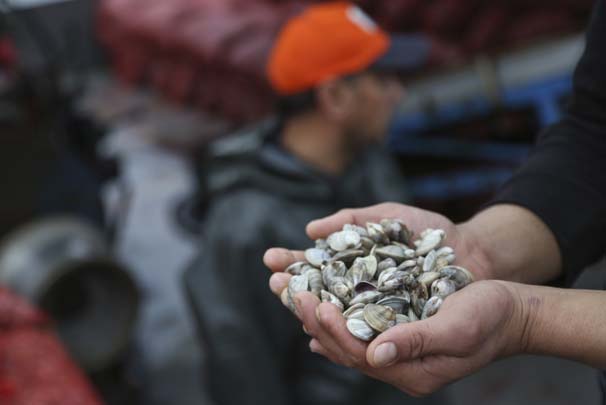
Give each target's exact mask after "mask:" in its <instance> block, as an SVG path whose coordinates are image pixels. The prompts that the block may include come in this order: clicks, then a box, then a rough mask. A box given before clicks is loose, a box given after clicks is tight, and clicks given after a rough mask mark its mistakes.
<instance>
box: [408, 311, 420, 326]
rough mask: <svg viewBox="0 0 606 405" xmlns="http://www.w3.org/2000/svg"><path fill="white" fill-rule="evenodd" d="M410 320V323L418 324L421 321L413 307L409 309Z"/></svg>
mask: <svg viewBox="0 0 606 405" xmlns="http://www.w3.org/2000/svg"><path fill="white" fill-rule="evenodd" d="M407 315H408V319H410V322H416V321H418V320H419V317H418V316H417V314H415V311H414V309H412V307H410V308H409V309H408V314H407Z"/></svg>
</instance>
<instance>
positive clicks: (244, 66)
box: [99, 0, 593, 123]
mask: <svg viewBox="0 0 606 405" xmlns="http://www.w3.org/2000/svg"><path fill="white" fill-rule="evenodd" d="M315 1H320V0H315ZM310 2H313V0H298V1H297V0H170V1H166V0H104V1H103V2H101V12H100V18H99V32H100V36H101V38H102V41H103V43H104V44H106V45H107V46H108V48H109V53H110V56H111V60H112V62H113V64H114V67H115V70H116V71H117V72H118V75H119V76H120V77H121V78H122V79H124V80H125V81H127V82H129V83H135V84H144V83H145V84H148V83H149V84H151V85H152V86H153V87H154V88H155V89H157V90H159V91H160V92H162V93H163V94H164V95H165V96H167V97H168V98H170V99H171V100H174V101H176V102H180V103H188V104H193V105H196V106H198V107H199V108H201V109H202V110H205V111H206V112H210V113H216V114H218V115H220V116H222V117H223V118H227V119H230V120H232V121H234V122H236V123H238V122H244V121H249V120H251V119H255V118H258V117H260V116H261V115H262V114H263V113H265V112H267V111H269V109H270V108H271V102H272V99H271V93H270V91H269V89H268V86H267V84H266V82H265V78H264V73H263V72H264V68H265V63H266V59H267V55H268V51H269V49H270V48H271V45H272V41H273V38H274V37H275V35H276V33H277V31H278V30H279V29H280V27H281V26H282V24H283V23H284V22H285V21H286V20H287V19H288V18H289V17H290V16H292V15H293V14H294V13H297V12H298V11H300V10H301V9H302V8H303V7H305V4H307V3H310ZM358 3H359V4H360V5H361V6H362V7H363V8H364V9H365V10H366V11H367V12H369V14H371V15H372V16H373V17H375V19H376V20H377V21H378V22H379V23H380V24H381V25H382V26H383V27H385V28H386V29H387V30H389V31H393V32H416V31H419V32H424V33H426V34H428V35H429V36H431V37H432V38H434V39H435V40H436V41H437V43H440V44H445V45H446V46H445V48H454V49H455V50H456V52H455V53H456V54H457V56H458V55H465V56H467V57H470V56H473V55H474V54H476V53H478V52H491V51H494V50H499V49H503V48H506V47H509V46H512V45H516V44H519V43H521V42H526V41H529V40H533V39H535V38H537V37H540V36H543V35H546V34H554V33H560V32H564V31H570V30H575V29H581V28H582V27H583V26H584V25H585V24H586V22H587V16H588V14H589V11H590V8H591V4H592V3H593V0H550V1H548V0H534V1H527V0H524V1H522V0H490V1H488V0H358ZM442 49H444V47H442ZM444 55H445V56H447V57H443V58H438V59H439V60H442V61H445V62H446V63H447V62H448V61H449V60H459V59H460V58H458V57H452V58H450V57H448V55H453V53H452V52H445V53H444Z"/></svg>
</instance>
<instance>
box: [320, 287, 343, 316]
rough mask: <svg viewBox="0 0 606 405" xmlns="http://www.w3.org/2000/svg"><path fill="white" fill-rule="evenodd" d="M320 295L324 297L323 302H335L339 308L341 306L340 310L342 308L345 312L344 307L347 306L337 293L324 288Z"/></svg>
mask: <svg viewBox="0 0 606 405" xmlns="http://www.w3.org/2000/svg"><path fill="white" fill-rule="evenodd" d="M320 297H321V298H322V302H330V303H331V304H333V305H335V306H336V307H337V308H339V310H341V312H343V309H344V308H345V306H344V305H343V303H342V302H341V300H340V299H339V298H337V296H336V295H334V294H331V293H329V292H328V291H326V290H322V291H321V292H320Z"/></svg>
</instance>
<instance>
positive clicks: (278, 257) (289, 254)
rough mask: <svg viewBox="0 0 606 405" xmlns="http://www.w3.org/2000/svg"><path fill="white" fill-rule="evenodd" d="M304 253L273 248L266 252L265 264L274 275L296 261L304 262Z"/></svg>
mask: <svg viewBox="0 0 606 405" xmlns="http://www.w3.org/2000/svg"><path fill="white" fill-rule="evenodd" d="M304 259H305V257H304V256H303V252H300V251H296V250H288V249H282V248H273V249H269V250H268V251H267V252H265V255H264V256H263V263H265V265H266V266H267V267H269V269H270V270H271V271H273V272H274V273H276V272H280V271H284V269H285V268H287V267H288V266H290V265H291V264H293V263H294V262H296V261H300V260H304Z"/></svg>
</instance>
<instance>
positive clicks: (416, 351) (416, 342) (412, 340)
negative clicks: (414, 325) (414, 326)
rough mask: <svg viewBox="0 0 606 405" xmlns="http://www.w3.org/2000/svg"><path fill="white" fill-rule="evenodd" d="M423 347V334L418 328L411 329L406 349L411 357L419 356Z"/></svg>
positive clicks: (422, 351)
mask: <svg viewBox="0 0 606 405" xmlns="http://www.w3.org/2000/svg"><path fill="white" fill-rule="evenodd" d="M424 348H425V336H424V334H423V332H421V331H420V330H413V331H412V332H411V333H410V337H409V339H408V350H409V352H408V353H409V355H410V358H411V359H416V358H419V357H421V355H422V354H423V353H424Z"/></svg>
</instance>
